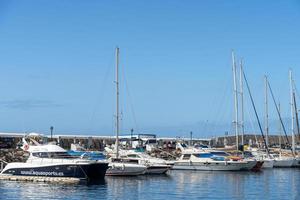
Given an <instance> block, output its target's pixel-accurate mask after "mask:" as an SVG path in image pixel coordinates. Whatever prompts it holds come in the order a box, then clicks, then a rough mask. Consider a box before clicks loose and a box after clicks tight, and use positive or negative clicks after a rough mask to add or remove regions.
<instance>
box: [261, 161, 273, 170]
mask: <svg viewBox="0 0 300 200" xmlns="http://www.w3.org/2000/svg"><path fill="white" fill-rule="evenodd" d="M263 161H264V164H263V166H262V168H264V169H266V168H273V166H274V160H271V159H265V160H263Z"/></svg>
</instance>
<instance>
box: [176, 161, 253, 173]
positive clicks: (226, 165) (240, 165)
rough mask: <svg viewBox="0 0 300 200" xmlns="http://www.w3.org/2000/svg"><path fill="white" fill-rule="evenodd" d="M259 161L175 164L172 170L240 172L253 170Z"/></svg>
mask: <svg viewBox="0 0 300 200" xmlns="http://www.w3.org/2000/svg"><path fill="white" fill-rule="evenodd" d="M256 163H257V161H246V162H236V161H219V162H189V161H187V162H182V161H180V162H179V161H178V162H175V164H174V166H173V168H172V169H180V170H202V171H240V170H251V169H252V168H253V167H254V166H255V165H256Z"/></svg>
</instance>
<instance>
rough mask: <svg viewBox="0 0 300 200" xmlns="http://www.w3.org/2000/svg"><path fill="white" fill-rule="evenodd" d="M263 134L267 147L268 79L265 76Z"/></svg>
mask: <svg viewBox="0 0 300 200" xmlns="http://www.w3.org/2000/svg"><path fill="white" fill-rule="evenodd" d="M264 79H265V133H266V143H267V146H269V110H268V77H267V76H266V75H265V76H264Z"/></svg>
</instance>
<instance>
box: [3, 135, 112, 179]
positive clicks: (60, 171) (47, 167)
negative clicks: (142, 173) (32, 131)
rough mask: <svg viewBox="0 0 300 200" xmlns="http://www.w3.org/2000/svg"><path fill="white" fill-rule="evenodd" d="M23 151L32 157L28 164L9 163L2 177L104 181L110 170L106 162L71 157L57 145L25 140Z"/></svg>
mask: <svg viewBox="0 0 300 200" xmlns="http://www.w3.org/2000/svg"><path fill="white" fill-rule="evenodd" d="M23 143H24V145H23V149H24V150H25V151H28V152H29V154H30V156H29V158H28V159H27V161H26V162H12V163H8V164H7V165H6V166H5V168H4V169H3V170H2V171H1V175H11V176H43V177H70V178H79V179H86V180H97V179H103V178H104V176H105V173H106V170H107V169H108V162H107V161H106V160H89V159H86V158H83V157H73V156H70V155H69V154H68V153H67V151H66V150H65V149H63V148H61V147H60V146H58V145H55V144H46V145H42V144H38V143H37V142H35V143H36V144H37V145H29V144H28V143H27V142H26V140H25V139H23Z"/></svg>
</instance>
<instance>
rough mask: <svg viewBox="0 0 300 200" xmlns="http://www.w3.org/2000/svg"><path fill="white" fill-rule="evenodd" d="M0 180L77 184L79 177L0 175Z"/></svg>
mask: <svg viewBox="0 0 300 200" xmlns="http://www.w3.org/2000/svg"><path fill="white" fill-rule="evenodd" d="M0 180H8V181H25V182H44V183H59V184H77V183H79V182H80V181H81V180H80V179H79V178H62V177H40V176H11V175H0Z"/></svg>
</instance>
